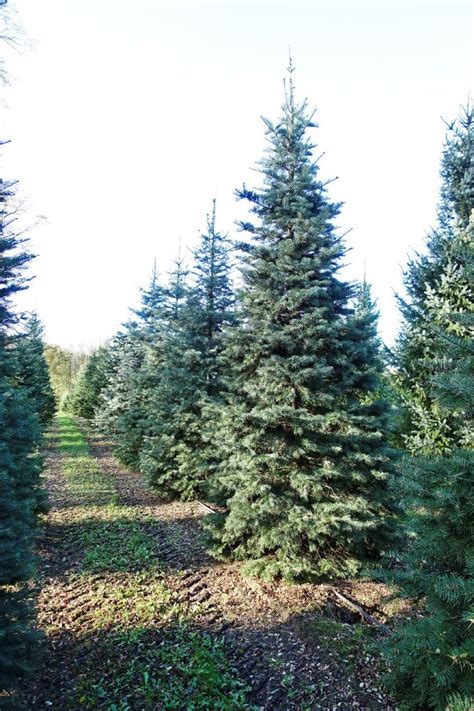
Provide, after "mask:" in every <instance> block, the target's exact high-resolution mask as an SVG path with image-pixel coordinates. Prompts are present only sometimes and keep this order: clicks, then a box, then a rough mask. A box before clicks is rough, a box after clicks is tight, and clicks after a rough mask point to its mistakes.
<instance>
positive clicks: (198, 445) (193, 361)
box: [141, 203, 234, 499]
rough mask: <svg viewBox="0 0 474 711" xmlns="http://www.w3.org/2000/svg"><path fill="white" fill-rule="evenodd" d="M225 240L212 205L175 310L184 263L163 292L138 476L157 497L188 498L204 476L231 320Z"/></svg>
mask: <svg viewBox="0 0 474 711" xmlns="http://www.w3.org/2000/svg"><path fill="white" fill-rule="evenodd" d="M229 249H230V248H229V243H228V240H227V239H226V238H225V237H224V236H223V235H221V234H220V233H219V232H218V231H217V230H216V225H215V203H214V205H213V211H212V215H211V217H210V218H208V222H207V230H206V231H205V232H204V233H202V234H201V239H200V243H199V246H198V248H197V249H196V250H195V252H194V267H193V272H192V273H193V278H194V283H193V286H192V287H188V288H187V290H186V293H185V294H184V293H183V296H185V298H183V299H182V304H181V307H180V308H178V309H177V310H176V308H175V307H174V305H175V304H176V292H177V289H178V288H180V287H179V284H180V281H179V279H180V278H181V277H180V275H181V271H182V266H181V263H180V262H179V261H178V263H177V269H176V271H175V274H174V276H173V277H172V283H171V284H172V288H171V290H170V292H169V295H168V299H169V310H170V319H169V324H168V327H167V329H166V331H165V334H164V337H163V339H162V350H161V355H162V358H161V364H160V377H159V380H158V382H157V387H156V388H155V390H154V392H153V396H152V399H151V401H150V406H151V413H152V415H153V417H152V418H150V423H153V424H152V426H151V428H150V430H149V434H148V436H147V437H146V440H145V446H144V449H143V453H142V459H141V461H142V471H144V472H145V473H146V474H147V476H148V478H149V480H150V482H151V483H152V485H153V486H154V487H155V488H156V489H157V490H158V491H159V493H160V494H161V495H162V496H164V497H168V498H176V497H179V498H185V499H190V498H193V497H194V496H196V494H197V492H198V491H200V490H202V486H203V482H204V481H205V479H206V477H207V475H208V471H209V448H208V440H209V437H210V436H211V435H210V433H209V429H210V427H209V412H210V410H209V408H210V407H212V405H213V404H215V402H216V399H217V398H218V396H219V390H220V369H219V354H220V350H221V334H222V331H223V329H224V328H225V327H226V325H229V324H230V323H231V322H232V321H233V318H234V314H233V293H232V288H231V283H230V269H231V266H230V259H229Z"/></svg>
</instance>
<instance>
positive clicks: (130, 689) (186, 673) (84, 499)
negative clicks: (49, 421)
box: [53, 415, 250, 711]
mask: <svg viewBox="0 0 474 711" xmlns="http://www.w3.org/2000/svg"><path fill="white" fill-rule="evenodd" d="M57 444H58V448H59V450H60V451H61V452H62V453H63V454H64V455H65V459H64V462H63V471H64V474H65V476H66V481H67V487H68V489H69V490H70V491H71V493H72V494H73V495H76V496H77V497H78V498H79V499H80V505H79V506H76V507H74V508H73V510H68V513H67V516H68V519H67V520H68V521H69V525H70V526H71V528H72V536H73V538H74V540H75V541H77V542H78V543H79V544H80V546H81V548H82V549H83V551H84V554H83V560H82V563H81V569H82V575H86V576H91V581H92V579H93V580H94V582H93V583H92V582H91V597H90V599H89V604H90V606H91V608H92V610H93V612H92V615H91V617H89V623H90V624H91V625H92V629H93V630H94V635H93V636H92V637H91V640H93V643H91V644H92V647H91V654H92V656H93V657H94V658H95V660H97V663H94V664H92V665H91V666H90V667H89V668H88V669H87V671H86V672H85V673H81V674H80V677H79V679H78V683H77V685H76V691H75V692H74V694H73V697H74V698H69V699H65V707H68V706H70V705H71V703H72V705H73V706H74V705H80V707H81V708H85V709H96V708H102V709H108V710H109V711H132V710H133V709H136V708H140V709H145V710H149V711H151V710H152V709H157V708H160V709H184V708H186V709H196V711H197V710H198V709H202V710H204V709H206V710H207V709H210V708H212V709H222V710H223V711H227V710H228V711H231V710H232V711H233V710H234V709H235V710H238V709H249V708H250V707H249V705H248V704H247V703H246V701H245V692H246V688H245V686H244V684H243V683H242V682H241V681H240V679H239V678H238V677H237V676H236V674H235V671H234V670H233V669H232V667H231V665H230V663H229V661H228V659H227V656H226V653H225V649H224V644H223V642H221V641H218V640H216V639H214V638H213V637H212V636H211V635H208V634H204V633H202V632H198V631H196V630H192V629H191V628H190V625H189V623H190V622H191V620H192V618H193V615H194V614H195V613H196V610H194V608H193V609H192V610H191V609H189V607H188V606H187V605H186V604H183V603H179V602H177V601H176V600H175V599H174V597H173V594H172V592H171V591H170V590H168V589H167V587H166V586H165V584H164V582H163V580H162V575H161V570H160V565H159V546H158V544H157V542H156V541H155V540H154V538H153V537H152V536H151V535H149V534H147V533H146V531H144V530H143V526H144V524H146V525H149V524H150V523H152V522H153V519H151V518H150V519H144V518H143V517H142V516H140V514H138V513H137V511H136V510H135V508H134V507H130V506H122V505H120V503H119V501H118V498H117V495H116V492H115V487H114V481H113V478H112V477H110V476H107V475H106V474H104V472H103V471H102V470H101V468H100V466H99V464H98V462H97V461H96V460H95V459H93V458H92V457H91V455H90V451H89V448H88V445H87V442H86V440H85V438H84V436H83V435H82V433H81V432H80V430H79V428H78V427H77V425H76V423H75V421H74V420H73V419H72V418H71V417H68V416H65V415H60V416H59V417H58V434H57ZM57 514H58V515H59V516H60V517H62V516H64V514H63V512H57ZM53 517H54V518H56V516H54V514H53ZM97 573H106V574H107V577H105V578H104V579H103V580H102V581H100V580H98V579H97V578H95V577H94V576H95V574H97ZM80 644H81V645H83V650H82V653H84V652H85V649H84V645H85V646H86V647H87V645H88V644H89V641H88V639H87V637H86V638H84V639H83V641H81V642H80ZM99 647H100V652H101V653H100V654H98V653H97V652H98V648H99ZM86 656H87V653H86Z"/></svg>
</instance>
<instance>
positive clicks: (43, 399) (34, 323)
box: [15, 313, 56, 425]
mask: <svg viewBox="0 0 474 711" xmlns="http://www.w3.org/2000/svg"><path fill="white" fill-rule="evenodd" d="M15 354H16V375H15V384H16V385H17V386H18V387H22V388H24V390H25V392H26V393H27V396H28V399H29V401H30V403H34V404H33V407H34V410H35V412H36V413H37V414H38V416H39V419H40V421H41V423H42V424H43V425H47V424H48V423H50V422H51V420H52V419H53V416H54V413H55V411H56V404H55V398H54V393H53V389H52V387H51V381H50V378H49V369H48V364H47V362H46V359H45V356H44V344H43V326H42V324H41V321H40V320H39V318H38V316H37V314H35V313H33V314H30V315H29V317H28V319H27V321H26V324H25V327H24V332H23V334H22V335H21V336H20V338H19V339H18V340H17V343H16V348H15Z"/></svg>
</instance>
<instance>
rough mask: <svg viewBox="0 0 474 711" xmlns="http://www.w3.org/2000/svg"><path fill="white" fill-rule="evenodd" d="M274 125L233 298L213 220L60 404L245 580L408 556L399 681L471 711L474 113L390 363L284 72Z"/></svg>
mask: <svg viewBox="0 0 474 711" xmlns="http://www.w3.org/2000/svg"><path fill="white" fill-rule="evenodd" d="M265 123H266V129H267V140H268V147H267V150H266V152H265V155H264V157H263V159H262V160H261V161H260V163H259V170H260V172H261V175H262V186H261V187H259V188H258V189H255V190H250V189H247V188H246V187H245V186H244V187H243V189H242V190H240V191H238V197H239V198H241V199H244V200H246V201H247V202H248V203H249V204H250V206H251V211H252V213H253V215H254V220H253V221H251V222H250V221H249V222H245V223H241V224H240V227H241V229H242V232H243V233H244V235H245V238H244V239H242V241H241V242H240V243H238V244H237V245H236V246H237V248H238V252H239V267H240V275H241V277H240V279H241V280H240V283H239V289H238V291H237V293H234V290H233V289H232V283H231V272H232V260H233V255H234V252H233V251H232V249H231V244H230V242H229V240H228V239H227V238H226V237H224V236H223V235H222V234H220V233H219V232H218V231H217V230H216V223H215V209H214V211H213V212H212V215H211V216H210V218H209V219H208V224H207V229H206V230H205V232H204V233H203V234H202V235H201V239H200V243H199V246H198V248H197V249H196V250H195V251H194V253H193V265H192V268H191V269H190V271H189V272H188V271H187V270H186V267H185V264H184V260H183V259H182V258H181V257H179V258H178V260H177V261H176V263H175V268H174V270H173V271H172V273H171V275H170V279H169V282H168V283H167V284H166V285H162V284H161V283H160V282H159V280H158V278H157V275H156V272H155V273H154V274H153V278H152V281H151V284H150V286H149V288H148V289H147V290H145V291H144V292H143V295H142V304H141V308H140V309H139V310H138V311H135V312H134V316H133V318H132V320H131V321H130V322H129V323H128V324H127V325H126V326H125V327H124V328H123V329H122V330H121V331H120V333H119V334H118V335H117V336H116V337H115V338H114V339H113V341H112V342H111V343H110V344H109V345H108V346H106V347H104V348H101V349H100V350H99V351H97V352H96V353H95V354H94V355H93V356H92V357H91V358H90V360H89V362H88V364H87V365H86V366H85V368H84V369H83V370H82V372H81V375H80V377H79V379H78V381H77V383H76V387H75V389H74V391H73V393H72V394H71V396H70V398H69V403H68V406H69V407H70V408H71V410H72V411H73V412H75V413H77V414H79V415H83V416H86V417H94V419H95V422H96V424H97V425H98V426H99V427H100V428H101V429H102V430H103V431H105V432H107V433H108V434H109V435H112V437H113V438H114V440H115V443H116V454H117V456H118V457H119V458H120V459H121V460H122V461H123V462H124V463H125V464H127V465H130V466H132V467H135V468H139V469H140V471H142V472H143V473H144V475H146V476H147V478H148V480H149V481H150V483H151V484H152V486H153V487H155V488H156V490H157V491H158V492H159V493H160V495H161V496H162V497H164V498H170V499H173V498H184V499H190V498H194V497H205V498H206V500H208V501H213V502H215V503H216V504H217V509H218V510H219V513H216V515H214V516H211V517H209V522H208V524H207V526H208V530H209V533H210V544H211V550H212V552H213V554H214V555H215V556H217V557H218V558H232V559H237V560H242V561H245V568H246V570H247V571H249V572H253V573H257V574H259V575H262V576H264V577H267V578H272V577H275V576H281V577H284V578H285V579H290V580H301V579H309V578H316V577H320V576H322V575H326V576H347V575H352V574H355V573H356V572H357V571H358V570H360V569H361V568H362V567H364V566H366V565H367V563H368V562H369V561H370V560H377V559H380V556H381V555H382V554H387V553H388V551H395V553H394V554H393V553H392V555H396V558H397V561H396V565H395V566H393V565H391V566H389V568H390V567H391V568H392V572H387V571H386V570H385V571H384V570H383V569H381V570H379V573H378V575H379V576H380V577H382V578H385V579H387V580H389V581H392V582H395V583H397V585H398V586H399V589H400V591H401V594H407V595H410V596H411V597H413V598H419V599H421V600H423V601H424V603H425V609H426V613H427V614H426V615H425V616H423V618H422V619H420V620H415V621H410V622H409V623H407V624H406V625H405V626H403V627H402V628H400V629H399V630H398V631H397V633H396V634H395V635H394V637H393V638H392V639H391V640H390V642H389V643H387V646H386V654H387V656H388V658H389V660H390V663H391V668H392V675H391V679H392V684H393V686H394V687H395V689H396V691H397V693H398V696H399V698H400V699H401V700H403V701H404V702H405V703H407V704H408V705H409V706H411V707H417V706H423V707H425V706H426V705H428V706H432V707H433V708H445V707H446V705H447V704H451V706H450V708H453V709H454V708H458V709H467V708H469V707H470V704H471V702H472V695H473V693H474V691H473V686H474V681H473V665H474V649H473V639H472V636H471V635H470V632H469V630H470V625H471V624H472V623H473V621H474V620H473V618H472V612H469V610H470V609H472V600H473V593H474V589H473V577H472V574H473V565H474V545H473V543H474V533H473V528H474V527H473V526H472V521H473V520H474V517H473V514H474V511H473V500H472V483H473V468H472V464H473V462H472V412H473V403H472V392H473V389H472V356H473V347H472V340H471V339H472V311H473V299H472V237H473V218H472V208H473V205H474V176H473V166H472V161H473V117H472V112H471V110H470V109H468V110H467V111H466V112H465V115H463V116H462V117H460V118H459V119H458V120H457V121H456V122H454V124H453V125H452V126H451V127H449V131H448V137H447V141H446V145H445V149H444V153H443V159H442V191H441V200H440V207H439V214H438V224H437V226H436V228H435V229H434V230H433V232H432V233H431V234H430V236H429V239H428V243H427V250H426V253H425V254H424V255H423V256H417V257H416V258H415V259H414V260H412V261H411V262H410V264H409V266H408V269H407V272H406V279H405V283H406V287H407V292H408V299H407V300H406V301H401V307H402V312H403V318H404V326H403V328H402V331H401V334H400V336H399V339H398V343H397V347H396V349H395V352H394V353H392V354H391V357H390V362H389V367H387V362H386V359H384V358H383V357H382V350H381V344H380V342H379V339H378V337H377V313H376V310H375V308H374V304H373V302H372V300H371V297H370V291H369V287H368V285H367V284H365V283H363V284H360V285H352V284H349V283H347V282H345V281H344V280H343V279H342V278H341V277H340V276H339V274H338V271H339V270H340V268H341V265H342V260H343V257H344V255H345V248H344V244H343V241H342V238H341V237H340V236H339V234H338V232H337V230H336V229H335V226H334V219H335V218H336V217H337V215H338V213H339V209H340V206H339V205H338V204H334V203H332V202H331V201H330V199H329V198H328V195H327V192H326V187H325V184H324V183H323V182H321V180H320V179H319V178H318V166H317V163H316V162H315V161H314V160H313V158H312V149H313V148H314V146H313V145H312V143H311V140H310V138H309V132H310V129H311V128H312V127H313V126H314V123H313V114H311V113H309V112H308V109H307V105H306V103H303V104H302V105H298V104H296V103H295V99H294V91H293V86H292V77H291V69H290V75H289V83H288V86H287V90H286V93H285V102H284V105H283V115H282V116H281V118H280V119H279V120H278V122H277V123H272V122H270V121H267V120H266V121H265ZM214 207H215V206H214ZM391 563H392V564H393V558H392V559H391ZM393 568H394V569H395V571H396V572H393Z"/></svg>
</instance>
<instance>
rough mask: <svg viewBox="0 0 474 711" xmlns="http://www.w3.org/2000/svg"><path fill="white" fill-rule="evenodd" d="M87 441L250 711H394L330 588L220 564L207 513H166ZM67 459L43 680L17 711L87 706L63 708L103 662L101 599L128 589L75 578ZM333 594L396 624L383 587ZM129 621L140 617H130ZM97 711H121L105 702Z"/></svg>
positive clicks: (154, 639) (42, 603)
mask: <svg viewBox="0 0 474 711" xmlns="http://www.w3.org/2000/svg"><path fill="white" fill-rule="evenodd" d="M82 426H83V425H82ZM85 434H86V435H87V439H88V442H89V446H90V451H91V455H92V456H93V457H94V458H95V460H96V461H97V462H98V463H99V466H100V468H101V470H102V471H103V472H104V473H106V474H107V475H108V476H109V477H110V478H111V479H112V480H113V483H114V487H115V489H116V493H117V498H118V500H119V502H120V503H121V504H123V505H124V506H126V507H131V508H133V511H134V516H135V518H136V520H138V521H139V522H140V521H141V522H142V524H141V525H142V527H143V529H144V530H146V533H147V535H148V536H151V537H153V539H154V541H155V542H156V545H157V550H158V557H159V564H160V571H161V572H160V584H162V583H163V584H164V585H165V586H166V588H167V589H168V590H169V591H171V595H172V598H173V600H175V601H176V603H177V604H179V605H184V606H185V607H186V608H189V610H190V611H191V613H192V620H193V622H192V624H193V625H194V626H195V627H196V629H199V630H206V632H207V633H209V634H210V635H212V636H213V637H216V638H218V639H219V640H221V641H222V642H223V644H224V648H225V650H226V653H227V655H228V657H229V659H230V660H231V662H232V665H233V668H234V669H235V672H236V673H237V674H238V675H239V677H240V678H241V679H242V680H243V681H244V682H245V684H246V685H247V687H248V689H249V690H248V692H247V700H248V703H249V708H254V709H255V708H256V709H262V710H263V709H265V710H266V709H272V710H282V711H283V710H286V709H384V710H385V711H390V710H391V709H395V705H394V703H393V702H392V700H391V699H390V698H389V697H388V696H387V695H386V693H385V692H384V690H383V688H382V686H381V683H380V662H379V660H378V658H377V656H376V654H375V653H374V652H373V651H372V648H371V646H370V645H369V644H366V638H370V640H371V641H372V640H373V639H376V638H377V637H378V636H379V635H380V634H381V632H380V630H379V629H378V628H377V627H376V626H370V625H367V624H365V623H364V622H363V620H362V618H361V617H360V616H359V615H358V614H357V613H356V612H355V611H354V610H353V608H350V607H349V606H345V605H344V604H343V603H341V601H340V600H338V599H337V598H336V597H335V596H334V584H329V583H327V584H326V583H321V584H302V585H289V584H286V583H283V582H272V583H269V582H264V581H261V580H259V579H256V578H250V577H244V576H243V575H242V573H241V571H240V567H239V566H238V565H236V564H228V563H225V564H224V563H220V562H217V561H215V560H213V559H212V558H210V557H209V555H208V554H207V553H206V549H205V544H204V535H203V530H202V520H203V517H204V516H205V515H206V513H207V512H206V510H205V508H204V507H203V506H202V505H201V504H200V503H198V502H189V503H183V502H175V503H163V502H162V501H160V500H159V499H158V498H157V496H156V495H155V494H154V493H153V492H152V491H150V490H149V489H148V488H147V486H146V484H145V483H144V481H143V479H142V477H141V476H140V475H138V474H136V473H134V472H130V471H127V470H126V469H124V468H123V467H121V466H120V465H119V464H118V463H117V461H116V460H115V459H114V458H113V456H112V450H111V447H110V445H109V443H108V442H107V441H105V440H104V439H103V438H102V437H101V436H99V435H97V434H96V433H94V432H91V431H87V432H85ZM63 458H64V455H62V454H61V453H59V452H58V450H57V449H56V448H55V447H54V446H52V447H51V448H50V449H49V450H48V453H47V468H46V478H47V486H48V490H49V495H50V503H51V512H50V514H49V515H48V517H47V520H46V523H45V528H44V532H43V535H42V537H41V539H40V541H39V543H38V553H39V556H40V592H39V597H38V605H37V608H38V625H39V627H40V629H41V630H43V632H44V633H45V638H44V641H43V643H42V663H41V666H40V673H39V674H37V675H36V677H35V678H34V679H32V680H31V681H30V682H28V683H27V684H26V685H25V687H24V689H23V693H22V702H21V706H20V707H21V708H26V709H30V708H55V709H61V711H62V709H70V708H88V706H87V702H86V701H84V702H82V703H78V702H73V703H72V702H70V701H68V702H67V704H66V701H65V699H69V698H74V697H73V696H72V697H71V696H70V694H69V691H70V689H71V688H72V687H77V685H78V680H79V681H80V680H81V678H82V677H83V676H85V675H87V670H89V669H91V668H92V667H93V666H94V665H95V664H101V663H102V662H101V655H103V654H104V646H103V645H104V643H105V638H106V635H107V627H105V629H104V628H103V627H102V628H100V629H99V628H98V627H97V624H96V623H95V620H96V610H97V600H98V596H101V598H102V601H101V603H100V604H101V605H102V603H103V599H104V596H105V597H107V595H108V596H109V597H110V592H107V591H110V590H116V589H117V588H124V587H126V585H127V579H128V578H127V575H128V573H127V572H126V571H125V572H124V571H113V572H100V573H98V574H97V575H89V576H87V577H84V576H81V575H80V574H79V571H80V567H81V561H82V559H83V551H82V550H81V546H80V545H78V543H77V539H76V538H75V537H74V536H71V535H69V534H68V531H73V530H74V527H75V526H80V525H82V524H81V522H80V520H79V519H78V518H77V515H76V512H77V511H78V510H80V509H81V507H82V509H83V508H84V501H83V500H81V498H80V497H78V496H76V495H75V494H74V492H71V491H70V490H69V488H68V486H67V485H66V481H65V475H64V473H63V469H62V462H63ZM89 503H90V505H96V504H97V502H96V501H94V502H89ZM157 584H158V583H157V581H156V580H155V579H152V578H151V577H149V578H147V577H146V576H144V577H143V579H141V582H140V585H141V586H142V593H141V594H142V596H143V599H150V597H152V596H153V594H154V586H155V585H157ZM337 590H339V591H340V592H342V593H343V594H344V595H345V596H348V597H349V598H351V599H352V600H353V601H355V602H356V603H357V604H358V605H360V606H361V607H362V608H363V609H364V610H365V611H366V612H368V613H370V614H371V615H372V616H373V617H375V618H376V619H378V620H379V621H380V622H387V623H388V624H389V625H390V616H391V614H393V613H392V612H391V608H390V605H388V604H385V603H383V602H382V599H383V596H384V595H385V594H386V593H387V590H386V589H385V588H384V586H382V585H378V584H375V583H369V582H363V581H360V582H355V581H341V582H338V583H337ZM101 591H102V593H101ZM101 609H102V608H101ZM104 609H107V608H104ZM114 614H115V613H114ZM127 614H128V615H129V616H131V618H132V619H133V614H134V611H133V609H129V610H128V611H127ZM113 622H114V620H113V619H111V625H113ZM366 633H367V634H366ZM160 634H162V633H161V632H159V629H158V626H157V632H156V635H158V636H156V635H155V636H153V635H151V637H150V638H149V639H148V642H147V643H148V644H158V643H160V642H159V640H160V639H161V637H160ZM71 703H72V705H71ZM101 708H110V709H112V708H119V707H114V706H110V705H109V706H108V705H107V701H106V700H104V704H103V705H102V706H101ZM124 708H125V707H124ZM132 708H133V711H135V707H132ZM139 708H140V706H137V707H136V709H137V711H138V709H139ZM156 708H161V706H157V707H156ZM182 708H183V709H186V708H187V706H186V702H183V706H182ZM209 708H212V706H210V707H209Z"/></svg>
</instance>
